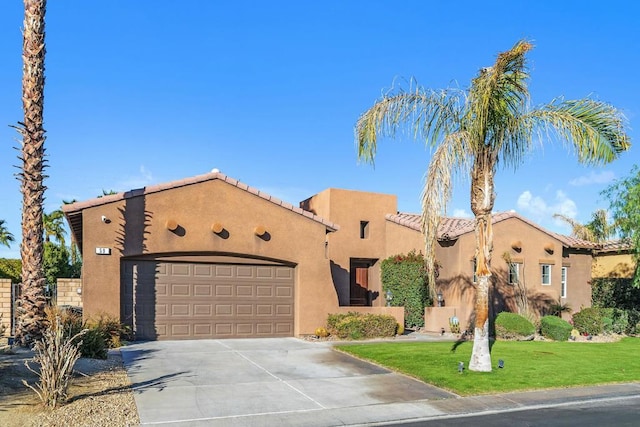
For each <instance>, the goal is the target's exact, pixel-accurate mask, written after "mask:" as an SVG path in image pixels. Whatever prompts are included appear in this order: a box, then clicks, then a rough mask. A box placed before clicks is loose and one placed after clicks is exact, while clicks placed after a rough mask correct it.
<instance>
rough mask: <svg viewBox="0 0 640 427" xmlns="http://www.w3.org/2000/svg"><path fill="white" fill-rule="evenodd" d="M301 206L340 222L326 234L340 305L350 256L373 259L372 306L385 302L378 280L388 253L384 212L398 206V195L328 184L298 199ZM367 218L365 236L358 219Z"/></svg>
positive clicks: (345, 293)
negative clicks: (329, 186) (334, 229)
mask: <svg viewBox="0 0 640 427" xmlns="http://www.w3.org/2000/svg"><path fill="white" fill-rule="evenodd" d="M301 207H302V208H303V209H306V210H309V211H310V212H314V213H316V214H318V215H320V216H322V217H323V218H326V219H328V220H330V221H332V222H334V223H336V224H339V225H340V230H338V231H337V232H335V233H331V234H329V235H328V236H327V241H328V243H329V245H328V256H329V258H330V259H331V269H332V277H333V283H334V286H335V289H336V293H337V294H339V295H341V298H340V301H341V304H342V305H348V303H349V296H348V294H349V283H350V277H349V273H350V270H351V260H352V259H363V260H364V259H367V260H372V261H373V262H374V263H373V264H372V266H371V267H370V270H369V290H370V293H371V295H372V299H373V301H372V305H373V306H384V304H385V303H386V301H385V300H384V298H383V297H382V285H381V281H380V262H381V261H382V260H383V259H384V258H385V257H386V256H387V253H386V251H385V247H386V242H388V241H390V239H392V238H391V237H389V236H388V235H387V228H386V227H387V221H386V219H385V215H386V214H388V213H394V212H396V209H397V197H396V196H393V195H388V194H380V193H368V192H362V191H352V190H343V189H336V188H330V189H327V190H325V191H323V192H321V193H319V194H317V195H315V196H313V197H311V198H309V199H307V200H305V201H303V202H302V203H301ZM362 221H367V222H368V226H367V227H368V230H367V234H366V237H365V238H361V237H360V227H361V222H362Z"/></svg>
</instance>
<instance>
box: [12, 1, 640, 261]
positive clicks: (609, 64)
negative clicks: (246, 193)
mask: <svg viewBox="0 0 640 427" xmlns="http://www.w3.org/2000/svg"><path fill="white" fill-rule="evenodd" d="M638 16H640V3H638V2H632V1H618V0H611V1H607V2H602V1H593V0H582V1H573V0H566V1H538V2H533V1H521V2H518V1H513V0H511V1H496V0H488V1H484V2H478V1H466V0H461V1H456V2H447V1H418V0H405V1H402V2H391V1H376V0H366V1H365V0H354V1H347V2H345V1H339V0H325V1H321V2H310V1H299V0H298V1H279V0H272V1H269V2H258V1H246V0H237V1H233V2H219V1H207V0H192V1H189V2H178V1H169V0H137V1H131V0H110V1H101V2H94V1H83V0H64V1H49V2H48V7H47V13H46V46H47V54H46V60H45V61H46V72H45V75H46V86H45V111H44V127H45V129H46V131H47V140H46V144H45V146H46V153H47V161H48V168H47V174H48V175H49V177H48V178H47V179H46V181H45V184H46V186H47V191H46V200H45V211H46V212H51V211H53V210H55V209H59V208H60V206H61V205H62V202H63V200H66V201H69V200H73V199H75V200H78V201H81V200H87V199H91V198H94V197H97V196H99V195H101V194H102V192H103V190H104V191H111V190H113V191H126V190H131V189H135V188H141V187H144V186H146V185H152V184H159V183H165V182H170V181H173V180H178V179H182V178H186V177H191V176H195V175H200V174H203V173H207V172H209V171H211V170H212V169H214V168H217V169H219V170H220V171H221V172H223V173H225V174H227V175H229V176H231V177H233V178H235V179H239V180H240V181H242V182H244V183H245V184H248V185H250V186H253V187H255V188H258V189H259V190H262V191H265V192H267V193H269V194H271V195H273V196H276V197H278V198H280V199H283V200H285V201H288V202H290V203H293V204H297V203H298V202H299V201H301V200H303V199H306V198H307V197H310V196H312V195H314V194H316V193H318V192H320V191H322V190H324V189H326V188H330V187H333V188H345V189H353V190H362V191H371V192H379V193H388V194H395V195H397V197H398V210H399V211H402V212H412V213H419V212H420V196H421V191H422V186H423V183H424V176H425V172H426V171H427V168H428V165H429V161H430V159H431V153H432V152H431V149H430V148H429V147H426V146H425V144H424V142H422V141H414V140H411V139H404V140H403V139H395V140H392V139H384V140H382V141H381V142H380V144H379V149H378V153H377V155H376V161H375V167H373V166H371V165H369V164H366V163H360V162H358V159H357V152H356V146H355V143H354V132H353V131H354V125H355V123H356V121H357V119H358V117H359V115H360V114H361V113H363V112H364V111H366V110H367V109H368V108H370V107H371V106H372V105H373V104H374V103H375V101H376V100H377V99H379V98H380V96H381V95H382V94H384V93H386V92H388V91H389V90H391V89H393V88H398V87H400V88H404V89H407V88H408V87H409V82H410V81H411V80H412V79H413V80H415V81H416V82H417V83H418V84H419V85H421V86H423V87H425V88H431V89H444V88H459V89H463V90H464V89H466V88H468V87H469V84H470V81H471V79H472V78H473V77H474V76H475V75H476V74H477V73H478V70H479V69H481V68H483V67H486V66H491V65H492V64H493V63H494V61H495V58H496V55H497V54H498V53H499V52H501V51H505V50H508V49H509V48H511V47H512V46H513V45H514V44H515V42H516V41H518V40H520V39H526V40H529V41H531V42H532V43H533V44H534V45H535V49H534V50H533V51H532V52H530V54H529V55H528V59H529V68H530V74H531V80H530V83H529V88H530V92H531V105H532V106H536V105H541V104H545V103H547V102H549V101H551V100H552V99H554V98H558V97H564V98H565V99H575V98H583V97H587V96H589V97H592V98H594V99H598V100H601V101H605V102H608V103H611V104H613V105H615V106H616V107H617V108H619V109H620V110H621V111H622V112H623V113H624V115H625V116H626V118H627V119H628V125H629V128H628V132H629V135H630V136H631V140H632V144H633V145H632V148H631V149H630V150H629V151H627V152H625V153H623V154H622V155H621V156H620V158H619V159H618V160H616V161H615V162H613V163H611V164H608V165H605V166H599V167H593V166H590V167H587V166H583V165H580V164H579V163H578V162H577V160H576V157H575V156H574V155H573V154H572V153H571V152H570V151H569V150H567V149H566V147H565V146H564V145H563V144H562V143H561V142H558V141H555V142H554V141H542V142H541V144H539V145H537V149H536V150H535V151H534V152H533V153H532V154H531V155H530V156H528V157H527V158H526V159H525V160H524V162H523V164H522V165H520V166H519V167H518V169H517V170H514V169H501V168H500V169H499V170H498V172H497V174H496V194H497V197H496V202H495V211H506V210H515V211H516V212H518V213H520V214H521V215H523V216H525V217H527V218H529V219H531V220H533V221H535V222H537V223H538V224H540V225H541V226H543V227H545V228H547V229H549V230H551V231H556V232H560V233H564V234H568V233H570V229H569V228H568V226H566V225H565V224H562V223H560V222H558V221H557V220H554V218H553V214H555V213H561V214H564V215H566V216H569V217H571V218H574V219H575V220H577V221H579V222H583V223H584V222H588V221H589V220H590V219H591V214H592V213H593V212H594V211H595V210H596V209H601V208H608V206H609V201H608V200H607V199H606V198H604V197H603V196H601V194H600V193H601V191H602V190H603V189H605V188H607V187H608V186H609V185H611V184H612V183H613V182H615V180H617V179H621V178H624V177H626V176H628V175H629V174H630V171H631V168H632V166H633V165H634V164H639V163H640V156H639V153H640V148H638V146H637V145H638V142H637V141H638V138H637V137H638V131H637V129H638V128H640V125H639V124H638V123H637V122H638V120H639V119H640V96H639V95H640V79H639V78H638V77H637V75H638V70H639V69H640V49H639V48H638V46H640V26H638V25H637V18H638ZM22 20H23V3H22V2H21V1H18V0H12V1H9V0H5V1H2V2H0V57H1V58H2V59H3V60H2V62H1V65H0V201H1V203H0V219H3V220H5V222H6V226H7V228H8V229H9V231H10V232H11V233H12V234H13V235H14V237H15V240H16V242H14V244H12V245H11V247H10V248H4V247H3V248H0V257H8V258H18V257H19V243H20V240H21V229H20V221H21V217H20V215H21V202H22V195H21V193H20V184H19V181H18V179H17V177H16V174H17V173H18V172H19V166H20V161H19V159H18V155H19V154H20V153H19V147H20V140H19V138H18V137H19V135H18V134H17V132H16V131H15V130H14V129H12V128H11V125H15V124H16V123H17V122H19V121H20V120H22V117H23V116H22V104H21V74H22V59H21V49H22V34H21V28H22ZM16 149H17V150H16ZM185 209H188V207H187V206H185ZM446 213H447V215H450V216H470V214H471V213H470V207H469V181H468V179H465V178H464V177H462V178H459V179H458V180H456V181H455V189H454V192H453V195H452V199H451V202H450V204H449V205H448V207H447V212H446Z"/></svg>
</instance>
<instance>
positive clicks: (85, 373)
mask: <svg viewBox="0 0 640 427" xmlns="http://www.w3.org/2000/svg"><path fill="white" fill-rule="evenodd" d="M30 357H32V354H31V353H30V352H29V351H27V350H24V349H17V350H14V351H6V350H5V351H4V352H0V425H1V426H6V427H13V426H16V427H17V426H65V427H67V426H74V427H75V426H92V427H93V426H95V427H101V426H137V425H139V424H140V421H139V418H138V412H137V409H136V404H135V401H134V398H133V392H132V391H131V388H130V384H129V379H128V378H127V375H126V372H125V370H124V367H123V365H122V357H121V355H120V352H119V351H118V350H112V351H110V352H109V357H108V359H107V360H96V359H80V360H78V362H77V363H76V366H75V370H74V371H75V373H76V374H75V375H74V379H73V381H72V383H71V387H70V389H69V401H68V402H67V403H66V404H64V405H62V406H60V407H58V408H56V409H54V410H49V409H46V408H44V407H43V406H42V405H41V404H40V401H39V399H38V397H37V396H36V395H35V393H34V392H33V391H31V390H30V389H27V388H26V387H25V386H24V385H23V384H22V379H26V380H27V381H28V382H29V383H30V384H33V383H34V382H35V381H36V377H35V376H34V375H33V374H31V373H30V372H29V371H28V370H27V369H26V368H25V367H24V360H25V359H29V358H30Z"/></svg>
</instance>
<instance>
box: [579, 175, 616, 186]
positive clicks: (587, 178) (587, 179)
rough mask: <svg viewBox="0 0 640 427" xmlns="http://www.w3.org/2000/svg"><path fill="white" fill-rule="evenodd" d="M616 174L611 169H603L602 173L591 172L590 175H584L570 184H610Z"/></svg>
mask: <svg viewBox="0 0 640 427" xmlns="http://www.w3.org/2000/svg"><path fill="white" fill-rule="evenodd" d="M614 178H615V174H614V173H613V172H611V171H602V172H600V173H596V172H590V173H589V175H582V176H579V177H578V178H574V179H572V180H571V181H569V184H571V185H573V186H576V187H579V186H582V185H589V184H608V183H610V182H612V181H613V179H614Z"/></svg>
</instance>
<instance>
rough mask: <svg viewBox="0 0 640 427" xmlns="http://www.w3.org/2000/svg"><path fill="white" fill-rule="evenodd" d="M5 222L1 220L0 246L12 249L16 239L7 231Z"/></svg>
mask: <svg viewBox="0 0 640 427" xmlns="http://www.w3.org/2000/svg"><path fill="white" fill-rule="evenodd" d="M4 222H5V221H4V219H0V245H4V246H6V247H11V242H13V241H14V240H15V239H14V238H13V234H11V232H10V231H9V230H7V227H6V225H4Z"/></svg>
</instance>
